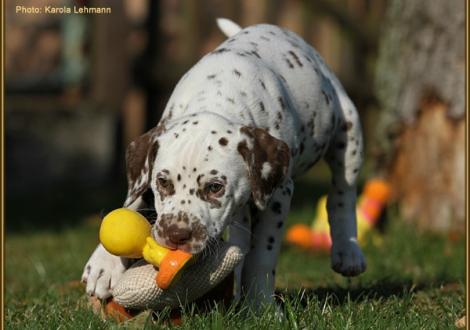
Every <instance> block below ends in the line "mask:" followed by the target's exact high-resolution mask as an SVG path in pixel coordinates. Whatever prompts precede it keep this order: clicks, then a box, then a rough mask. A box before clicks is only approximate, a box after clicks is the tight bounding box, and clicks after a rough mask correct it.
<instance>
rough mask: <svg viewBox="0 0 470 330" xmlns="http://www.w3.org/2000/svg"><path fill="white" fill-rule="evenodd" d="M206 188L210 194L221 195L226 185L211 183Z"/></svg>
mask: <svg viewBox="0 0 470 330" xmlns="http://www.w3.org/2000/svg"><path fill="white" fill-rule="evenodd" d="M205 188H206V191H207V192H208V193H210V194H214V195H215V194H220V193H221V192H222V191H223V189H224V185H223V184H220V183H218V182H211V183H208V184H207V185H206V187H205Z"/></svg>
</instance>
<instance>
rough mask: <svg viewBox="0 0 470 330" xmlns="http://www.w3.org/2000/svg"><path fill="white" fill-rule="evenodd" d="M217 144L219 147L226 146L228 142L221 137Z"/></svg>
mask: <svg viewBox="0 0 470 330" xmlns="http://www.w3.org/2000/svg"><path fill="white" fill-rule="evenodd" d="M219 144H220V145H221V146H226V145H227V144H228V140H227V139H226V138H224V137H222V138H220V139H219Z"/></svg>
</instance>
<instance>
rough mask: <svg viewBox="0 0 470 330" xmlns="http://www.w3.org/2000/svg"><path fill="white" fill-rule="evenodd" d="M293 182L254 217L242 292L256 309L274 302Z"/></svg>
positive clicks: (278, 190) (253, 215) (281, 188)
mask: <svg viewBox="0 0 470 330" xmlns="http://www.w3.org/2000/svg"><path fill="white" fill-rule="evenodd" d="M293 191H294V189H293V182H292V180H290V179H289V180H288V181H287V183H285V184H284V185H282V186H280V187H279V188H278V189H277V190H276V191H275V192H274V193H273V195H272V198H271V200H270V202H269V204H268V205H267V207H266V209H265V210H264V211H257V212H254V214H252V218H251V221H252V241H251V249H250V252H249V253H248V254H247V255H246V257H245V260H244V265H243V271H242V292H243V294H244V295H245V297H246V299H247V301H248V303H250V304H251V306H252V307H254V308H259V307H261V306H262V305H265V304H271V303H273V302H274V279H275V273H276V263H277V259H278V256H279V251H280V249H281V243H282V238H283V235H284V228H285V222H286V219H287V214H288V212H289V209H290V201H291V197H292V193H293Z"/></svg>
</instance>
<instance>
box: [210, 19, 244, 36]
mask: <svg viewBox="0 0 470 330" xmlns="http://www.w3.org/2000/svg"><path fill="white" fill-rule="evenodd" d="M216 22H217V26H218V27H219V29H220V30H221V31H222V32H223V33H224V34H225V35H226V36H227V37H231V36H234V35H235V34H237V33H238V32H240V31H241V30H242V28H241V27H240V25H238V24H237V23H234V22H233V21H231V20H229V19H226V18H217V20H216Z"/></svg>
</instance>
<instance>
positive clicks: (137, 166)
mask: <svg viewBox="0 0 470 330" xmlns="http://www.w3.org/2000/svg"><path fill="white" fill-rule="evenodd" d="M155 133H156V132H155V129H151V130H150V131H148V132H147V133H145V134H143V135H141V136H139V137H138V138H136V139H135V140H134V141H132V142H131V143H130V144H129V146H128V147H127V150H126V170H127V198H126V201H125V202H124V207H128V208H132V209H137V208H139V207H140V205H141V204H142V202H144V201H143V199H144V198H143V197H144V195H145V193H146V192H147V191H148V190H149V189H150V179H151V175H152V168H153V164H154V162H155V158H156V157H157V152H158V147H159V145H158V140H157V134H155Z"/></svg>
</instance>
